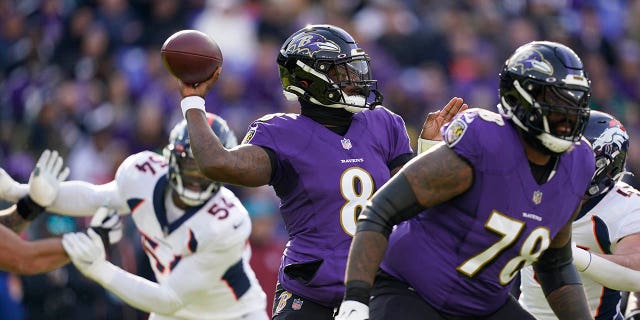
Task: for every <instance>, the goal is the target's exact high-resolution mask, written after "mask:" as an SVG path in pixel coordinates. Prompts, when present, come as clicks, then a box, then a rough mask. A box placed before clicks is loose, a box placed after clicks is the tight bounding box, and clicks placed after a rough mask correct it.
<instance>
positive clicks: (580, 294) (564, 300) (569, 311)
mask: <svg viewBox="0 0 640 320" xmlns="http://www.w3.org/2000/svg"><path fill="white" fill-rule="evenodd" d="M547 301H548V302H549V306H551V309H553V312H554V313H555V314H556V316H557V317H558V319H560V320H587V319H589V320H591V319H593V317H591V312H590V311H589V305H587V298H586V296H585V293H584V288H583V287H582V285H581V284H570V285H565V286H562V287H559V288H558V289H556V290H554V291H552V292H551V293H550V294H549V295H548V296H547Z"/></svg>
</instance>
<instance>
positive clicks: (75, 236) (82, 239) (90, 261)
mask: <svg viewBox="0 0 640 320" xmlns="http://www.w3.org/2000/svg"><path fill="white" fill-rule="evenodd" d="M62 247H64V250H65V251H66V252H67V254H68V255H69V258H71V262H73V264H74V265H75V266H76V268H78V270H80V272H82V274H84V275H85V276H87V277H89V278H92V279H95V278H96V277H98V276H99V269H100V264H105V263H107V261H106V253H105V251H104V245H103V244H102V240H101V239H100V236H99V235H98V234H97V233H95V231H93V230H91V229H89V230H87V234H84V233H82V232H76V233H67V234H65V235H64V236H62Z"/></svg>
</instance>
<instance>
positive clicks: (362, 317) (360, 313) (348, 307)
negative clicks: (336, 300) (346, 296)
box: [335, 300, 369, 320]
mask: <svg viewBox="0 0 640 320" xmlns="http://www.w3.org/2000/svg"><path fill="white" fill-rule="evenodd" d="M368 319H369V306H368V305H366V304H364V303H362V302H358V301H353V300H345V301H342V304H340V312H338V315H337V316H336V317H335V320H368Z"/></svg>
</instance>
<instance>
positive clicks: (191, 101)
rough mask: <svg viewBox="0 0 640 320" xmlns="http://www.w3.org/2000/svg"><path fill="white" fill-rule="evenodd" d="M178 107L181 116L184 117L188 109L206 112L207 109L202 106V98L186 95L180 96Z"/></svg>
mask: <svg viewBox="0 0 640 320" xmlns="http://www.w3.org/2000/svg"><path fill="white" fill-rule="evenodd" d="M180 108H181V109H182V117H184V118H185V119H186V117H187V110H189V109H198V110H202V112H204V113H207V110H206V109H205V108H204V99H203V98H202V97H198V96H188V97H184V98H182V100H181V101H180Z"/></svg>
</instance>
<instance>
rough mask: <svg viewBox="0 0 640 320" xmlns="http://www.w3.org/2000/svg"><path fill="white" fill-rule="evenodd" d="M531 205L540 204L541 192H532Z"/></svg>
mask: <svg viewBox="0 0 640 320" xmlns="http://www.w3.org/2000/svg"><path fill="white" fill-rule="evenodd" d="M531 200H532V201H533V203H535V204H540V202H542V191H540V190H536V191H534V192H533V198H532V199H531Z"/></svg>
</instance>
